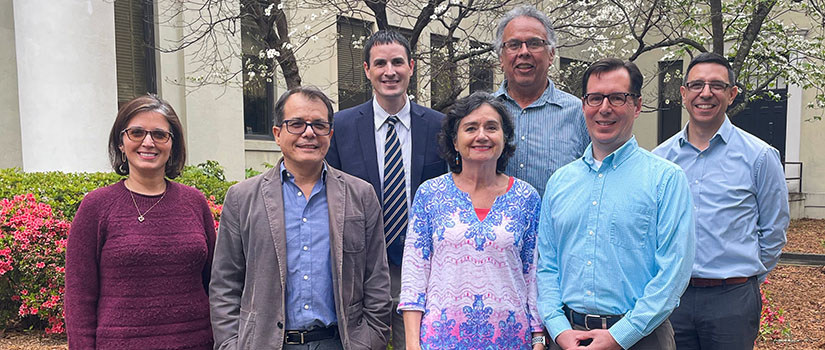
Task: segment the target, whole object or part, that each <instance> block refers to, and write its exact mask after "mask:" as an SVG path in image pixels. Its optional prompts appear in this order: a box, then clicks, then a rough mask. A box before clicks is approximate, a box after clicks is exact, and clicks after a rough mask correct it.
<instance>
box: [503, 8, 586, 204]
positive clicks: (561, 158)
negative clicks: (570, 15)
mask: <svg viewBox="0 0 825 350" xmlns="http://www.w3.org/2000/svg"><path fill="white" fill-rule="evenodd" d="M495 46H496V50H497V52H498V55H499V60H500V61H501V69H502V71H504V77H505V80H504V82H502V83H501V87H499V89H498V91H496V92H495V93H493V95H494V96H496V97H498V98H500V99H501V100H502V101H503V102H504V105H505V106H506V107H507V110H508V111H509V112H510V114H511V115H512V116H513V122H514V123H515V136H516V137H515V139H514V141H513V142H514V143H515V145H516V152H515V154H513V156H512V157H511V158H510V161H509V162H508V165H507V174H509V175H512V176H515V177H517V178H519V179H522V180H524V181H527V182H528V183H529V184H530V185H533V187H535V188H536V190H538V191H539V193H541V194H543V193H544V186H545V185H546V184H547V179H548V178H550V175H552V174H553V172H555V171H556V170H557V169H558V168H561V167H562V166H563V165H565V164H567V163H570V162H572V161H573V160H575V159H577V158H579V157H581V155H582V152H584V149H585V147H587V144H588V143H589V142H590V138H589V137H588V136H587V128H586V127H585V123H584V116H583V115H582V103H581V101H580V100H579V99H578V98H577V97H575V96H573V95H571V94H568V93H566V92H564V91H561V90H558V89H556V87H555V85H554V84H553V82H552V81H550V79H548V77H547V72H548V70H549V69H550V65H551V64H552V63H553V57H554V55H555V46H556V33H555V31H554V30H553V25H552V23H551V22H550V19H549V18H547V16H545V15H544V14H543V13H541V11H539V10H536V8H535V7H532V6H529V5H524V6H520V7H516V8H515V9H513V10H511V11H510V12H508V13H507V14H506V15H505V16H504V17H503V18H502V19H501V21H499V24H498V29H497V30H496V41H495Z"/></svg>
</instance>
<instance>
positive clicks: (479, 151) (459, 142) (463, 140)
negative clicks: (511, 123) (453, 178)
mask: <svg viewBox="0 0 825 350" xmlns="http://www.w3.org/2000/svg"><path fill="white" fill-rule="evenodd" d="M453 146H454V147H455V149H456V150H457V151H458V153H459V154H460V155H461V160H462V162H465V163H469V162H478V163H489V162H492V164H493V166H495V164H496V162H497V161H498V158H499V156H501V152H502V151H503V150H504V131H503V129H502V125H501V116H500V115H499V114H498V112H496V110H495V109H494V108H493V107H490V105H488V104H482V105H481V107H479V108H476V110H474V111H472V112H470V114H468V115H467V116H465V117H464V118H461V121H460V122H459V123H458V129H457V130H456V137H455V140H454V143H453Z"/></svg>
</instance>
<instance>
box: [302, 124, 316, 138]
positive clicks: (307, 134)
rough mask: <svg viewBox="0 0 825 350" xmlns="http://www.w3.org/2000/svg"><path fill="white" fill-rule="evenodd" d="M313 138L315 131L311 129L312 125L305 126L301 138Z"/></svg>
mask: <svg viewBox="0 0 825 350" xmlns="http://www.w3.org/2000/svg"><path fill="white" fill-rule="evenodd" d="M315 136H317V135H315V129H313V128H312V125H310V124H306V127H304V133H303V134H301V137H306V138H313V137H315Z"/></svg>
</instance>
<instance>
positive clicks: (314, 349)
mask: <svg viewBox="0 0 825 350" xmlns="http://www.w3.org/2000/svg"><path fill="white" fill-rule="evenodd" d="M343 349H344V346H343V345H341V338H339V337H335V338H334V339H326V340H319V341H313V342H309V343H306V344H301V345H288V344H284V350H343Z"/></svg>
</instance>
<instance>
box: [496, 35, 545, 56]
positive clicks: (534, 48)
mask: <svg viewBox="0 0 825 350" xmlns="http://www.w3.org/2000/svg"><path fill="white" fill-rule="evenodd" d="M524 44H527V50H528V51H530V52H539V51H541V50H543V49H544V48H545V46H547V45H548V43H547V40H544V39H539V38H532V39H527V41H521V40H518V39H510V40H507V41H505V42H504V43H502V46H504V49H505V50H507V52H511V53H513V52H518V50H521V45H524Z"/></svg>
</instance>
